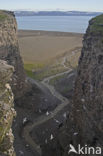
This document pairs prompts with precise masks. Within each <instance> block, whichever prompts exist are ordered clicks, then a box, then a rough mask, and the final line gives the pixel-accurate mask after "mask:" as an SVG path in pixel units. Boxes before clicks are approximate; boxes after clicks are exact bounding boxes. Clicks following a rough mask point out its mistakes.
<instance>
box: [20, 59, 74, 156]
mask: <svg viewBox="0 0 103 156" xmlns="http://www.w3.org/2000/svg"><path fill="white" fill-rule="evenodd" d="M63 64H64V61H63ZM71 71H72V69H69V70H68V71H65V72H62V73H58V74H56V75H53V76H50V77H47V78H44V79H43V80H42V81H41V82H39V81H36V80H34V79H32V78H28V80H29V81H30V82H31V83H32V84H36V85H37V86H38V87H39V88H40V89H41V90H45V88H46V89H48V90H49V91H50V93H51V94H52V95H53V96H55V97H56V98H57V99H59V100H60V102H61V103H60V104H59V105H58V106H57V107H56V108H55V109H54V110H53V111H52V112H51V113H50V114H49V115H48V116H47V115H46V114H44V115H41V116H40V117H39V118H37V119H35V121H34V122H33V124H32V125H29V124H27V125H26V126H25V127H24V130H23V137H24V139H25V141H26V143H27V144H28V145H29V146H30V147H31V148H32V149H33V150H34V151H36V152H37V153H38V156H41V155H42V152H41V148H40V145H38V144H36V142H35V141H34V140H33V139H32V137H31V136H30V132H31V131H32V130H33V129H34V128H35V127H37V126H39V125H41V124H43V123H45V122H47V121H48V120H50V119H53V118H54V117H55V116H56V115H57V114H58V113H59V112H60V111H61V110H62V109H63V108H64V107H65V106H67V105H68V104H69V100H68V99H67V98H66V97H64V96H62V95H61V94H60V93H59V92H58V91H56V90H55V88H54V86H52V85H50V84H49V82H50V80H51V79H53V78H55V77H58V76H62V75H64V74H68V73H70V72H71ZM73 74H74V73H70V75H69V77H71V76H72V75H73Z"/></svg>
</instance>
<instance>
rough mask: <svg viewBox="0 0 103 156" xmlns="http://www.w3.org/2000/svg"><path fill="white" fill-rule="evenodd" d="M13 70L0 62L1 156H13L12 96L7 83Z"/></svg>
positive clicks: (13, 111) (13, 113) (13, 114)
mask: <svg viewBox="0 0 103 156" xmlns="http://www.w3.org/2000/svg"><path fill="white" fill-rule="evenodd" d="M13 71H14V68H13V67H12V66H10V65H7V63H6V62H5V61H1V60H0V152H1V155H5V156H15V152H14V148H13V139H14V138H13V134H12V130H11V126H12V121H13V117H14V116H15V115H16V112H15V110H14V98H13V97H14V96H13V93H12V90H11V87H10V85H9V83H8V82H10V78H11V76H12V74H13Z"/></svg>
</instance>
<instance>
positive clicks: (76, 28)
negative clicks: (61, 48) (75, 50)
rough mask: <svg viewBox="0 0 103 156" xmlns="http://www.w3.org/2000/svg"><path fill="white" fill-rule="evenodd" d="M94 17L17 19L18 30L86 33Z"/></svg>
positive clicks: (26, 17) (34, 17) (31, 17)
mask: <svg viewBox="0 0 103 156" xmlns="http://www.w3.org/2000/svg"><path fill="white" fill-rule="evenodd" d="M91 18H92V16H22V17H16V19H17V23H18V29H23V30H45V31H60V32H76V33H85V31H86V28H87V26H88V22H89V20H90V19H91Z"/></svg>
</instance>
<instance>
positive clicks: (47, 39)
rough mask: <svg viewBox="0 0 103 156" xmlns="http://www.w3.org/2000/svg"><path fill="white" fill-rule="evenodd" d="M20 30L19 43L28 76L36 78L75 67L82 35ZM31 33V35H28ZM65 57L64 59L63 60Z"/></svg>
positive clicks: (39, 78)
mask: <svg viewBox="0 0 103 156" xmlns="http://www.w3.org/2000/svg"><path fill="white" fill-rule="evenodd" d="M33 33H35V31H33V32H32V33H31V31H30V34H29V31H20V34H19V45H20V50H21V56H22V58H23V61H24V68H25V71H26V73H27V75H28V76H30V77H32V78H35V79H37V80H42V79H43V78H44V77H48V76H51V75H54V74H56V73H60V72H63V71H66V70H67V68H66V67H68V68H75V67H76V66H77V64H78V58H79V56H80V51H81V46H82V35H81V34H72V33H70V34H69V33H67V34H66V33H57V34H56V32H55V33H54V32H53V34H52V32H45V33H44V32H43V34H41V35H40V33H39V35H38V33H37V32H36V34H34V36H33ZM30 35H32V36H30ZM64 59H65V61H64Z"/></svg>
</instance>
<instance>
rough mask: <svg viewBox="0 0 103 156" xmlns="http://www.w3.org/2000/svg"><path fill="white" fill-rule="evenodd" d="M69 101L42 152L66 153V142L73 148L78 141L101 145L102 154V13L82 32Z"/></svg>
mask: <svg viewBox="0 0 103 156" xmlns="http://www.w3.org/2000/svg"><path fill="white" fill-rule="evenodd" d="M71 105H72V109H71V112H70V113H69V118H68V119H67V123H66V124H65V126H64V127H62V129H61V130H60V131H59V135H58V137H57V138H56V139H55V140H54V141H53V143H51V142H50V146H49V145H48V147H47V146H45V147H44V148H43V150H44V155H45V156H46V153H47V152H48V151H50V149H52V150H51V153H52V154H51V155H50V156H52V155H54V156H68V151H69V149H70V147H69V145H70V144H72V145H74V147H75V148H76V149H77V146H78V144H81V146H85V145H87V146H88V147H94V148H96V147H101V148H102V153H101V154H100V155H103V147H102V146H103V15H100V16H97V17H95V18H93V19H92V20H91V21H90V22H89V27H88V29H87V31H86V34H85V35H84V40H83V48H82V52H81V57H80V59H79V66H78V73H77V78H76V82H75V88H74V96H73V104H72V103H71ZM53 150H54V151H55V152H53ZM45 151H46V152H45ZM58 153H59V154H58ZM69 155H71V156H74V155H76V154H74V153H70V154H69ZM80 155H82V154H80ZM84 155H89V156H92V155H95V156H96V154H92V152H91V153H90V154H84Z"/></svg>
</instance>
